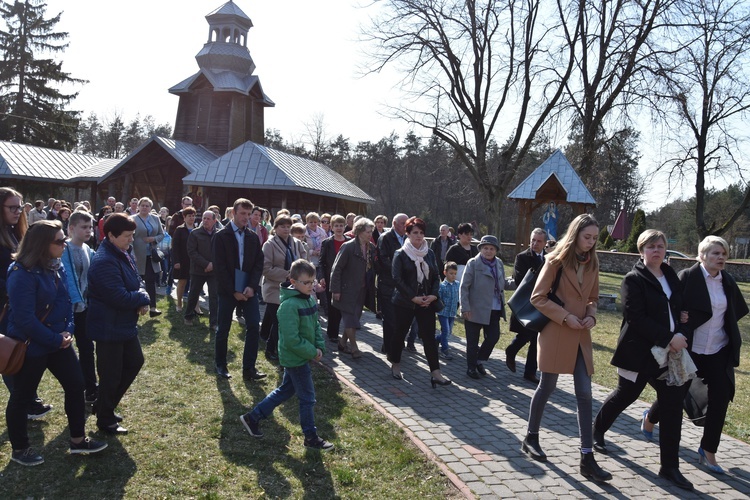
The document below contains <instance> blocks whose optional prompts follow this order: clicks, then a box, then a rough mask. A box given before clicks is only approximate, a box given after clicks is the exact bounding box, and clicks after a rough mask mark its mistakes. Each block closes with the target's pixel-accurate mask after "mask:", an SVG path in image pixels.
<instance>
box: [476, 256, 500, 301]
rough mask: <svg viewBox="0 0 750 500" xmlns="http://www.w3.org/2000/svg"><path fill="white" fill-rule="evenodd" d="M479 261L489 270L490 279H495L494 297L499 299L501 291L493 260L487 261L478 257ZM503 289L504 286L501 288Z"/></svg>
mask: <svg viewBox="0 0 750 500" xmlns="http://www.w3.org/2000/svg"><path fill="white" fill-rule="evenodd" d="M479 260H481V261H482V263H483V264H484V265H486V266H487V267H489V268H490V272H491V273H492V277H493V278H494V279H495V297H500V296H501V294H502V291H501V290H500V278H498V276H497V266H496V265H495V259H492V260H487V259H485V258H484V257H482V256H481V255H480V256H479ZM503 288H505V286H503Z"/></svg>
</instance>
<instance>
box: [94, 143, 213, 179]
mask: <svg viewBox="0 0 750 500" xmlns="http://www.w3.org/2000/svg"><path fill="white" fill-rule="evenodd" d="M152 143H156V144H158V145H159V146H160V147H161V148H162V149H164V150H165V151H166V152H167V153H169V154H170V155H171V156H172V157H173V158H174V159H175V160H177V162H179V164H180V165H182V166H183V167H185V170H187V171H188V172H191V173H194V172H196V171H198V170H199V169H200V168H202V167H204V166H205V165H208V164H209V163H210V162H211V161H213V160H215V159H216V155H215V154H213V153H212V152H211V151H209V150H207V149H206V148H204V147H203V146H200V145H197V144H191V143H189V142H183V141H175V140H174V139H167V138H166V137H160V136H158V135H152V136H151V138H149V140H147V141H146V142H144V143H143V144H141V145H140V146H139V147H138V148H136V149H135V150H133V152H131V153H130V154H129V155H128V156H126V157H125V158H123V159H122V160H117V164H116V165H115V167H114V168H112V169H111V170H110V171H109V172H107V174H106V175H104V176H103V177H102V178H101V179H100V181H99V182H103V181H104V180H106V178H107V177H109V175H111V174H113V173H115V171H116V170H117V169H118V168H120V167H121V166H122V165H125V164H126V163H127V162H128V161H130V159H131V158H132V157H134V156H136V155H137V154H139V153H140V152H141V151H143V150H144V149H145V148H146V147H148V145H149V144H152Z"/></svg>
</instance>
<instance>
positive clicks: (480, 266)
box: [458, 235, 515, 379]
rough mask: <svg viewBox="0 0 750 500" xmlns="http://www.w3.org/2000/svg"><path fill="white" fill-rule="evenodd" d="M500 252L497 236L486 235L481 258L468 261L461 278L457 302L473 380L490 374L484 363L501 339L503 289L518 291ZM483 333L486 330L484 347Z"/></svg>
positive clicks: (477, 257) (478, 256) (469, 371)
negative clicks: (505, 267)
mask: <svg viewBox="0 0 750 500" xmlns="http://www.w3.org/2000/svg"><path fill="white" fill-rule="evenodd" d="M499 251H500V245H499V244H498V241H497V238H496V237H494V236H491V235H487V236H483V237H482V241H481V242H480V243H479V255H477V256H476V257H473V258H472V259H470V260H469V262H468V263H467V264H466V270H465V271H464V275H463V278H462V279H461V288H460V290H459V299H458V300H459V302H460V304H461V315H462V316H463V318H464V320H465V327H466V364H467V369H466V375H468V376H469V377H471V378H474V379H478V378H479V376H480V375H487V371H486V370H485V369H484V365H483V364H482V362H484V361H489V359H490V355H491V354H492V350H493V349H494V348H495V344H497V341H498V340H500V318H503V319H505V297H504V294H503V290H513V289H515V282H514V281H513V279H512V278H508V279H506V278H505V270H504V269H503V261H501V260H500V259H499V258H497V253H498V252H499ZM480 330H484V342H482V346H481V347H479V331H480Z"/></svg>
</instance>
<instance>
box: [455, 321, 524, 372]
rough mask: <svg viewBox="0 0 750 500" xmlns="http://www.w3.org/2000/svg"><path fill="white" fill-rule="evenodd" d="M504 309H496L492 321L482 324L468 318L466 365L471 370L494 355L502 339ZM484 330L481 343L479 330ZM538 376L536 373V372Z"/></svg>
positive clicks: (466, 324) (466, 323) (465, 323)
mask: <svg viewBox="0 0 750 500" xmlns="http://www.w3.org/2000/svg"><path fill="white" fill-rule="evenodd" d="M501 314H502V311H499V310H495V311H492V312H491V313H490V323H489V324H488V325H482V324H480V323H474V322H473V321H469V320H466V321H465V322H464V327H465V329H466V365H467V367H468V369H469V370H475V369H476V368H477V364H481V363H482V361H487V360H489V359H490V356H491V355H492V350H493V349H494V348H495V345H496V344H497V341H498V340H500V315H501ZM480 330H484V341H483V342H482V345H481V346H480V345H479V332H480ZM534 376H536V373H535V374H534Z"/></svg>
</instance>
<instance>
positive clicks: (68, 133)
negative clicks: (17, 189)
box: [0, 0, 85, 150]
mask: <svg viewBox="0 0 750 500" xmlns="http://www.w3.org/2000/svg"><path fill="white" fill-rule="evenodd" d="M46 7H47V5H46V3H45V2H44V0H14V1H12V2H10V1H2V2H0V16H1V17H2V18H3V19H4V21H5V24H6V26H5V29H4V30H0V46H2V49H1V50H2V55H3V57H2V60H1V61H0V139H4V140H11V141H15V142H19V143H24V144H34V145H37V146H44V147H50V148H57V149H65V150H70V149H72V148H73V147H74V146H75V144H76V140H77V129H78V112H76V111H69V110H66V109H65V106H66V105H67V104H68V103H70V101H71V100H72V99H73V98H75V97H76V95H78V94H77V93H73V94H64V93H62V92H61V91H60V90H59V87H60V86H61V85H64V84H71V83H74V84H80V83H85V81H84V80H79V79H77V78H73V77H71V76H70V74H68V73H66V72H64V71H63V70H62V63H61V62H57V61H55V60H54V59H51V58H43V57H40V56H43V55H50V54H55V53H60V52H62V51H64V50H65V48H66V47H67V46H68V43H67V42H66V39H67V37H68V33H66V32H56V31H54V29H55V25H56V24H57V23H58V22H59V21H60V14H57V15H56V16H54V17H51V18H48V19H47V18H45V13H46Z"/></svg>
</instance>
